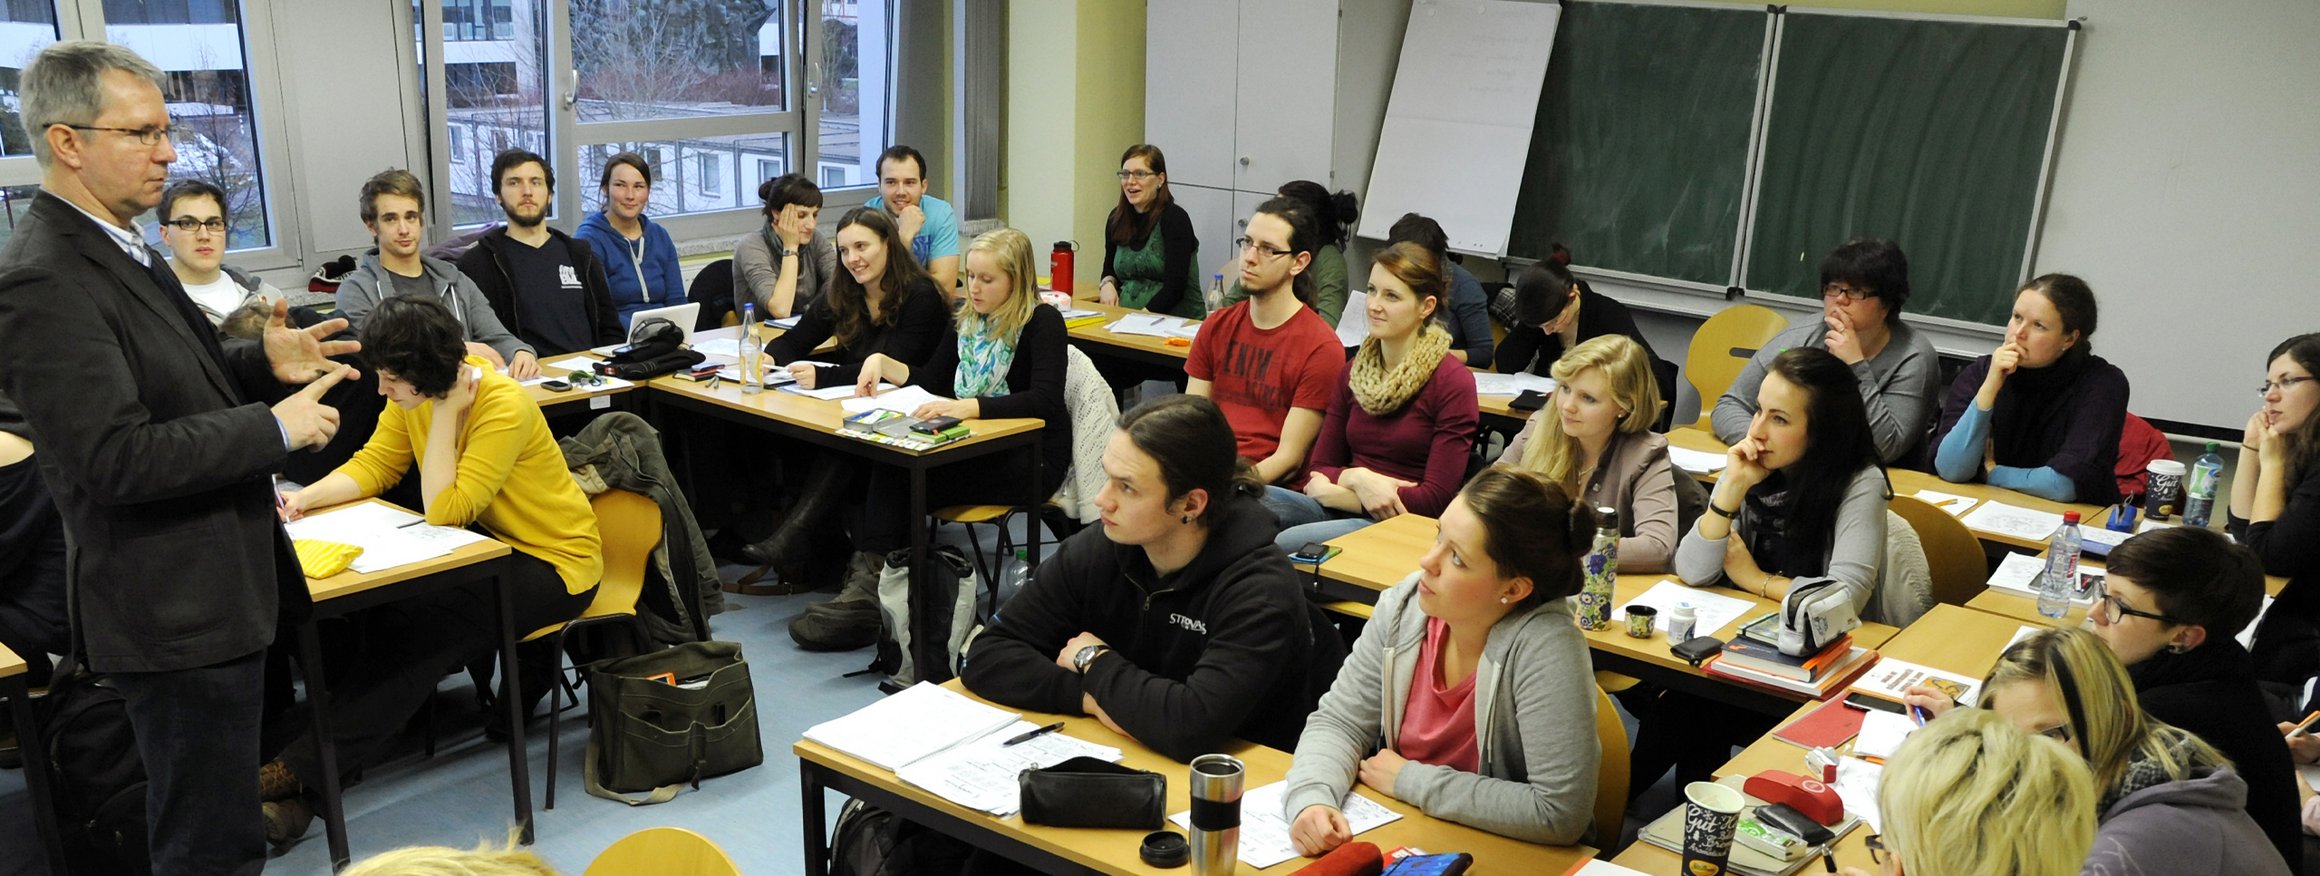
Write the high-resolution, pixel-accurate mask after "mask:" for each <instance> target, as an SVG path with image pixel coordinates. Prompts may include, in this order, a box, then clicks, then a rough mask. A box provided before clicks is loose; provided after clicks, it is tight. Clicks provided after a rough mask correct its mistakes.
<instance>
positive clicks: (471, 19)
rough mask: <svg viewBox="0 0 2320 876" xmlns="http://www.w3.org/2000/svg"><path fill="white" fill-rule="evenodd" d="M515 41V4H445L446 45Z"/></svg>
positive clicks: (470, 0) (492, 0)
mask: <svg viewBox="0 0 2320 876" xmlns="http://www.w3.org/2000/svg"><path fill="white" fill-rule="evenodd" d="M515 38H516V25H515V7H514V6H513V5H512V0H444V3H443V41H444V42H451V43H458V42H481V41H488V40H512V39H515Z"/></svg>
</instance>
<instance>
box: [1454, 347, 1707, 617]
mask: <svg viewBox="0 0 2320 876" xmlns="http://www.w3.org/2000/svg"><path fill="white" fill-rule="evenodd" d="M1649 355H1650V353H1649V352H1648V351H1647V350H1646V349H1645V348H1644V347H1643V346H1642V345H1640V344H1637V343H1636V342H1635V341H1634V340H1632V339H1630V338H1628V337H1627V336H1626V335H1603V336H1601V337H1597V338H1594V339H1592V340H1588V341H1585V342H1582V343H1580V344H1579V345H1578V346H1576V347H1573V348H1571V351H1570V352H1568V353H1565V354H1563V358H1561V359H1558V360H1556V361H1555V367H1554V372H1553V376H1554V378H1555V394H1554V396H1553V397H1552V398H1551V399H1550V400H1549V403H1548V404H1547V406H1546V407H1543V408H1540V409H1539V410H1538V412H1537V413H1534V414H1532V415H1531V417H1530V419H1529V420H1526V421H1524V423H1523V428H1522V431H1521V432H1518V433H1516V434H1515V436H1514V438H1513V439H1512V440H1509V441H1508V442H1506V452H1505V453H1503V454H1501V455H1500V456H1499V457H1498V462H1499V464H1500V465H1512V466H1515V467H1517V468H1521V469H1523V470H1525V471H1530V472H1535V473H1537V474H1538V475H1539V476H1540V477H1543V478H1545V479H1546V480H1547V482H1548V483H1551V484H1554V485H1556V486H1559V487H1562V488H1563V492H1564V494H1565V495H1572V496H1578V497H1579V499H1580V501H1582V502H1585V503H1586V504H1587V507H1590V508H1603V507H1608V508H1611V509H1612V510H1614V511H1617V512H1619V569H1620V571H1622V572H1665V571H1667V570H1668V564H1669V562H1670V561H1671V560H1673V559H1674V558H1675V553H1676V539H1677V537H1678V536H1679V535H1681V532H1679V531H1678V530H1677V528H1676V527H1677V521H1678V519H1679V516H1680V515H1679V514H1678V513H1677V504H1678V501H1677V495H1678V493H1677V489H1678V484H1677V482H1676V479H1677V478H1679V477H1689V475H1680V474H1677V473H1676V470H1675V466H1674V465H1673V464H1672V463H1671V462H1669V460H1668V449H1667V448H1668V444H1667V438H1666V437H1665V436H1662V435H1659V434H1658V433H1655V432H1653V431H1651V424H1652V422H1653V421H1654V420H1655V419H1657V418H1658V417H1659V411H1660V408H1661V407H1662V406H1664V404H1665V403H1664V402H1662V401H1661V400H1660V397H1659V384H1658V383H1657V382H1655V381H1653V380H1652V377H1651V361H1650V359H1649V358H1648V357H1649ZM1693 489H1694V496H1695V497H1696V496H1697V495H1698V493H1697V488H1693ZM1694 501H1695V502H1696V501H1697V499H1696V498H1695V500H1694ZM1691 513H1693V514H1695V515H1696V514H1698V513H1700V511H1699V508H1698V506H1697V505H1696V504H1695V505H1694V506H1693V508H1692V512H1691Z"/></svg>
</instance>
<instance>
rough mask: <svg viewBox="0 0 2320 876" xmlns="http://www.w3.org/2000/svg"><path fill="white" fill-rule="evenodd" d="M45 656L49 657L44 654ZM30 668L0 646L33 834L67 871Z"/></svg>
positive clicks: (0, 684)
mask: <svg viewBox="0 0 2320 876" xmlns="http://www.w3.org/2000/svg"><path fill="white" fill-rule="evenodd" d="M41 659H44V660H45V659H47V658H46V657H42V658H41ZM27 671H29V669H28V668H27V667H26V666H25V663H24V659H23V658H21V657H18V656H16V652H14V651H10V650H8V646H6V645H0V698H4V699H6V700H8V711H9V713H10V714H12V715H14V716H15V718H16V750H17V752H18V753H19V754H20V755H21V756H22V757H23V758H24V787H25V790H26V791H27V792H28V794H27V796H29V797H31V798H32V800H31V804H32V833H33V836H34V838H35V839H37V840H38V841H39V843H40V851H41V854H42V855H43V856H45V858H46V859H47V861H48V869H49V871H50V872H52V873H62V872H64V839H63V837H62V835H60V834H58V833H57V832H56V804H55V802H54V797H53V796H52V791H51V790H50V788H49V780H50V779H51V778H53V777H52V776H50V775H49V774H48V758H47V756H46V754H47V753H46V752H45V751H44V750H43V748H42V746H41V738H40V727H41V723H40V721H39V716H38V715H37V714H36V713H37V712H39V711H40V709H39V708H38V707H37V706H35V705H34V704H33V702H32V695H31V690H30V689H29V688H27V687H26V686H25V678H24V676H25V673H26V672H27Z"/></svg>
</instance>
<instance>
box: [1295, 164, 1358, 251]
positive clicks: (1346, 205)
mask: <svg viewBox="0 0 2320 876" xmlns="http://www.w3.org/2000/svg"><path fill="white" fill-rule="evenodd" d="M1276 193H1277V194H1279V195H1280V196H1281V197H1284V198H1296V199H1297V200H1298V201H1300V202H1302V203H1304V205H1305V208H1306V209H1308V210H1312V211H1313V226H1314V228H1313V230H1314V232H1315V233H1317V234H1319V235H1320V237H1319V238H1318V240H1317V243H1318V245H1320V246H1338V245H1340V244H1343V243H1345V238H1346V234H1347V232H1349V231H1350V230H1351V228H1352V225H1353V221H1354V220H1355V219H1359V218H1361V209H1360V201H1359V200H1357V199H1355V198H1354V196H1353V193H1352V192H1338V193H1337V194H1334V195H1332V194H1330V193H1329V188H1328V187H1326V186H1323V185H1322V184H1320V183H1317V182H1314V181H1312V180H1309V179H1299V180H1290V181H1288V182H1285V183H1282V184H1281V188H1280V189H1279V190H1278V191H1277V192H1276Z"/></svg>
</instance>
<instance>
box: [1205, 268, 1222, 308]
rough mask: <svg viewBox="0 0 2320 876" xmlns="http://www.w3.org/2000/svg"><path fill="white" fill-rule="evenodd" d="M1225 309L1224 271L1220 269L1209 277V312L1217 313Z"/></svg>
mask: <svg viewBox="0 0 2320 876" xmlns="http://www.w3.org/2000/svg"><path fill="white" fill-rule="evenodd" d="M1223 309H1224V272H1222V271H1219V272H1217V273H1216V275H1215V276H1212V277H1210V278H1208V312H1210V313H1215V312H1217V311H1219V310H1223Z"/></svg>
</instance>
